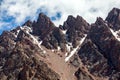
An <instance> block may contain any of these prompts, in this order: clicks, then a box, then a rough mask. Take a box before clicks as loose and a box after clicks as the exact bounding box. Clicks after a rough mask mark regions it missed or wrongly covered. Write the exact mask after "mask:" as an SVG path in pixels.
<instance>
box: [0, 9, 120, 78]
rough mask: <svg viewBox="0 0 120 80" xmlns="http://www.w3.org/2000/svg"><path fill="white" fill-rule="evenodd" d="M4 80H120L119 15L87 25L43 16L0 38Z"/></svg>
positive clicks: (79, 20)
mask: <svg viewBox="0 0 120 80" xmlns="http://www.w3.org/2000/svg"><path fill="white" fill-rule="evenodd" d="M0 80H120V9H118V8H113V9H112V10H111V11H110V12H109V13H108V16H107V17H106V19H105V20H103V19H102V18H101V17H98V18H97V20H96V21H95V23H92V24H89V23H88V22H87V21H86V20H84V19H83V18H82V17H81V16H79V15H78V16H77V17H73V16H72V15H69V16H68V18H67V20H66V21H65V22H64V23H63V25H60V26H55V25H54V23H53V22H52V21H51V20H50V18H49V17H47V16H46V15H45V14H43V13H40V14H39V16H38V19H37V21H33V22H32V21H30V20H28V21H27V22H25V23H24V24H23V25H22V26H19V27H17V28H15V29H13V30H11V31H4V32H3V33H2V34H1V35H0Z"/></svg>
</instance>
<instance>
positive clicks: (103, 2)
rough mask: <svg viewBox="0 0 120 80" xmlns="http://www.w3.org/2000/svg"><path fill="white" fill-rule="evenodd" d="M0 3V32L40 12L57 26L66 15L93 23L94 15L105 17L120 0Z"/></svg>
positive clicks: (9, 0)
mask: <svg viewBox="0 0 120 80" xmlns="http://www.w3.org/2000/svg"><path fill="white" fill-rule="evenodd" d="M0 4H1V5H0V34H1V33H2V31H3V30H11V29H13V28H15V27H17V26H20V25H22V24H23V23H24V22H25V21H27V20H29V19H30V20H32V21H33V20H36V19H37V17H38V14H39V13H40V12H43V13H44V14H46V15H47V16H49V17H50V18H51V20H52V21H53V22H54V23H55V25H56V26H59V24H63V22H64V21H65V20H66V19H67V17H68V15H73V16H77V15H80V16H82V17H83V18H84V19H85V20H87V21H88V22H89V23H93V22H95V20H96V17H99V16H101V17H102V18H103V19H105V17H106V16H107V14H108V12H109V11H110V10H111V9H112V8H113V7H117V8H120V0H0Z"/></svg>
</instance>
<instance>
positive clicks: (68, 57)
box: [65, 35, 87, 62]
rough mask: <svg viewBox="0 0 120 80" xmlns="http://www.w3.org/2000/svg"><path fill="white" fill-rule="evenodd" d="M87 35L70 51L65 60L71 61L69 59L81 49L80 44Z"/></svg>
mask: <svg viewBox="0 0 120 80" xmlns="http://www.w3.org/2000/svg"><path fill="white" fill-rule="evenodd" d="M86 36H87V35H85V37H84V38H82V39H81V40H80V44H79V45H78V46H77V47H76V48H74V49H73V50H72V51H71V52H70V55H69V56H67V57H66V58H65V62H67V61H69V59H70V58H71V57H72V56H73V55H74V54H75V53H76V52H77V51H78V50H79V49H80V46H81V44H82V43H83V41H84V40H85V38H86Z"/></svg>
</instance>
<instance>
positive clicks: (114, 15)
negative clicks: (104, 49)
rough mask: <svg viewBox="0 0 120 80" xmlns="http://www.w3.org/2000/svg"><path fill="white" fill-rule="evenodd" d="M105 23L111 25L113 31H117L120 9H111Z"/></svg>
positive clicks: (119, 27)
mask: <svg viewBox="0 0 120 80" xmlns="http://www.w3.org/2000/svg"><path fill="white" fill-rule="evenodd" d="M106 21H108V23H110V24H112V26H111V28H112V29H114V30H119V29H120V9H118V8H113V9H112V10H111V11H110V12H109V14H108V16H107V18H106Z"/></svg>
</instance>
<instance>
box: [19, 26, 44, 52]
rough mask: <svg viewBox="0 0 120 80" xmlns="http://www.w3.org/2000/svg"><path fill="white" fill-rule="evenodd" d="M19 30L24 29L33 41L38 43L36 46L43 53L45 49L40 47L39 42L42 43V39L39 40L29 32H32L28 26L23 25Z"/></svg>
mask: <svg viewBox="0 0 120 80" xmlns="http://www.w3.org/2000/svg"><path fill="white" fill-rule="evenodd" d="M21 30H24V31H25V32H26V33H27V34H28V35H29V36H30V37H31V38H32V40H33V43H34V44H36V45H38V47H39V48H40V49H41V50H42V52H43V53H46V51H45V50H43V49H42V47H41V44H42V42H43V41H40V42H39V41H38V39H37V37H35V36H33V35H31V34H30V32H32V29H31V28H30V27H28V26H24V27H21Z"/></svg>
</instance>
